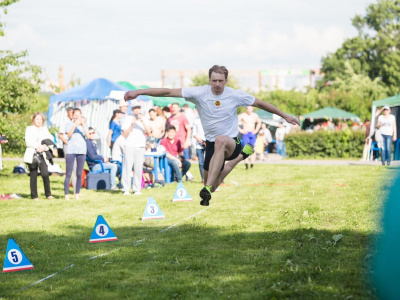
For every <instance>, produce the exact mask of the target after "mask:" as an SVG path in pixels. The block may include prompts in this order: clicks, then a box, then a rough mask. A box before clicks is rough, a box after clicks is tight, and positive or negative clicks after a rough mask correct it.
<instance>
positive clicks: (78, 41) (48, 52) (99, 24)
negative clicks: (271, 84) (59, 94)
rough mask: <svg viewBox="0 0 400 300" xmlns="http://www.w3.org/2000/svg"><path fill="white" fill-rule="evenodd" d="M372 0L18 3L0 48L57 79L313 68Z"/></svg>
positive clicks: (144, 77) (25, 0) (48, 0)
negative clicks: (25, 56) (22, 53)
mask: <svg viewBox="0 0 400 300" xmlns="http://www.w3.org/2000/svg"><path fill="white" fill-rule="evenodd" d="M372 2H375V1H371V0H335V1H332V0H329V1H328V0H301V1H300V0H249V1H244V0H241V1H237V0H216V1H211V0H201V1H198V0H147V1H134V0H114V1H112V0H81V1H76V0H68V1H66V0H21V1H20V2H19V3H16V4H13V5H11V6H10V7H9V9H8V14H7V15H4V14H1V21H2V22H4V21H5V22H6V23H7V24H6V27H5V33H6V36H5V37H0V49H2V50H12V51H19V50H23V49H26V50H28V52H29V60H30V62H32V63H34V64H37V65H40V66H42V67H44V68H45V75H46V76H48V77H50V78H51V79H53V80H57V76H58V68H59V66H60V65H62V66H63V69H64V77H65V79H66V80H68V79H69V78H71V76H72V75H74V76H75V77H78V78H81V80H82V82H86V81H89V80H92V79H94V78H97V77H105V78H108V79H110V80H113V81H120V80H126V81H132V82H135V81H153V80H154V81H156V80H160V77H161V75H160V74H161V69H170V70H180V69H183V70H205V69H208V68H209V67H211V66H212V65H213V64H220V65H225V66H227V67H228V69H236V70H264V69H271V68H289V69H296V68H301V69H309V68H319V67H320V61H321V57H322V56H324V55H326V54H327V53H328V52H333V51H335V50H336V49H337V48H338V47H340V45H341V44H342V42H343V41H344V39H346V38H349V37H353V36H355V35H356V34H357V32H356V30H355V29H354V28H353V26H352V25H351V18H353V17H354V16H355V15H356V14H364V13H365V9H366V7H367V6H368V4H370V3H372Z"/></svg>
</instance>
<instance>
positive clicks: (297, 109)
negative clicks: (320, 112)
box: [255, 89, 320, 115]
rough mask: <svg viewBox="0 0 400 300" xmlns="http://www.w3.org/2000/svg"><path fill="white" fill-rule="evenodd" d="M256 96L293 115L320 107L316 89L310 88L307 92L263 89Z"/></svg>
mask: <svg viewBox="0 0 400 300" xmlns="http://www.w3.org/2000/svg"><path fill="white" fill-rule="evenodd" d="M255 96H256V97H257V98H259V99H260V100H262V101H265V102H268V103H270V104H272V105H275V106H276V107H278V108H279V109H280V110H282V111H284V112H286V113H290V114H293V115H303V114H306V113H309V112H311V111H314V110H316V109H319V108H320V103H319V95H318V91H317V90H316V89H310V90H308V91H307V92H306V93H303V92H296V91H294V90H291V91H284V90H275V91H261V92H259V93H258V94H256V95H255Z"/></svg>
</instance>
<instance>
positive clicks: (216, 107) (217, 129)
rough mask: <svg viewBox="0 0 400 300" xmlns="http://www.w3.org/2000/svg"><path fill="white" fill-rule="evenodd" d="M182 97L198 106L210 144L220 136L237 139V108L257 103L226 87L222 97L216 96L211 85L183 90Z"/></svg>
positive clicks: (250, 96)
mask: <svg viewBox="0 0 400 300" xmlns="http://www.w3.org/2000/svg"><path fill="white" fill-rule="evenodd" d="M182 97H183V98H185V100H186V101H190V102H192V103H194V104H195V105H196V107H197V110H198V112H199V116H200V119H201V123H202V125H203V128H204V132H205V136H206V139H207V140H208V141H210V142H214V141H215V138H216V137H217V136H219V135H225V136H229V137H232V138H234V137H237V135H238V133H239V130H238V118H237V108H238V107H239V106H243V107H246V106H249V105H253V104H254V101H255V97H254V96H252V95H250V94H248V93H246V92H244V91H242V90H234V89H232V88H230V87H225V88H224V92H223V93H222V94H221V95H214V94H213V93H212V92H211V86H210V85H205V86H199V87H189V88H183V89H182Z"/></svg>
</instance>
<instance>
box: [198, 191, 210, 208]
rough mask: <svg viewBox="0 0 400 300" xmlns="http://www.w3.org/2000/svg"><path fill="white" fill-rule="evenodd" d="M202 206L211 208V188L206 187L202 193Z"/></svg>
mask: <svg viewBox="0 0 400 300" xmlns="http://www.w3.org/2000/svg"><path fill="white" fill-rule="evenodd" d="M200 198H201V201H200V205H203V206H209V205H210V200H211V191H210V187H209V186H205V187H203V188H202V189H201V191H200Z"/></svg>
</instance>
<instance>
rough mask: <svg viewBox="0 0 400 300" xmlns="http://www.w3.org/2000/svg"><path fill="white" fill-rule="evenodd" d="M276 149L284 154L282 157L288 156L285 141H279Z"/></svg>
mask: <svg viewBox="0 0 400 300" xmlns="http://www.w3.org/2000/svg"><path fill="white" fill-rule="evenodd" d="M276 151H277V152H278V153H279V154H280V155H281V156H282V158H285V157H286V147H285V142H283V141H279V142H278V145H277V149H276Z"/></svg>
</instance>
